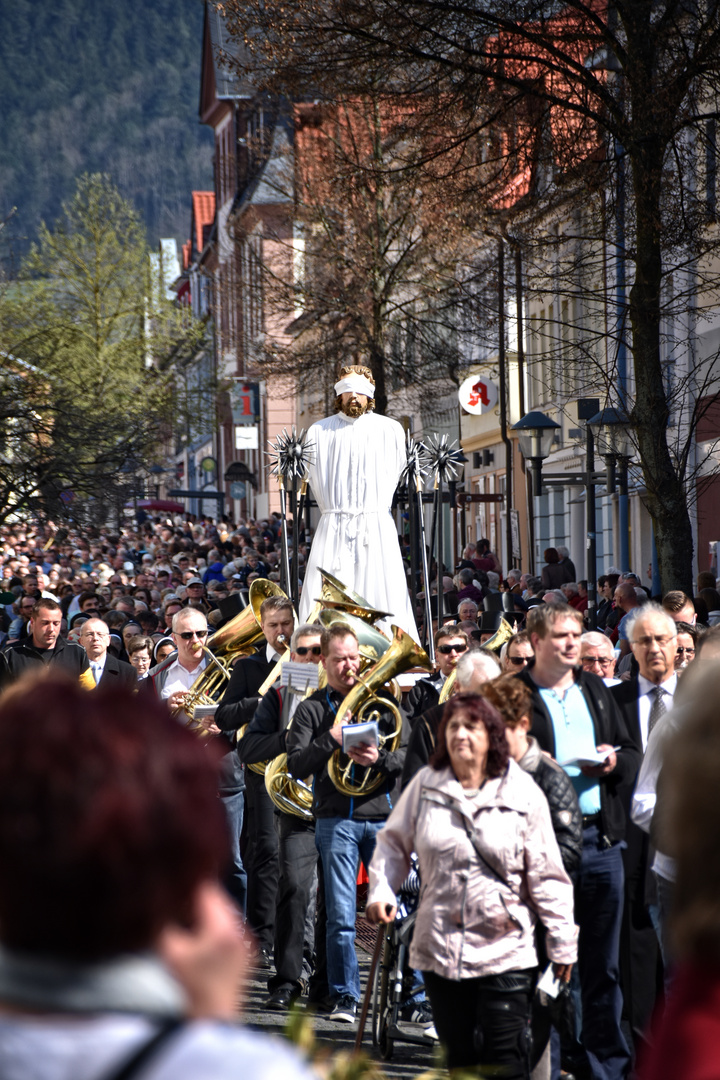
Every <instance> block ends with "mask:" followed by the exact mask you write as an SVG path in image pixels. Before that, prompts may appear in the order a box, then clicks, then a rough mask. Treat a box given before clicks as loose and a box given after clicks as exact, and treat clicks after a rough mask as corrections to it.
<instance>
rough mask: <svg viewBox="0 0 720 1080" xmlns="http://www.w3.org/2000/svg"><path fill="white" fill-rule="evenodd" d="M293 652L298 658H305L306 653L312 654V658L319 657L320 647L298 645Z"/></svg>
mask: <svg viewBox="0 0 720 1080" xmlns="http://www.w3.org/2000/svg"><path fill="white" fill-rule="evenodd" d="M295 652H296V653H297V654H298V656H307V654H308V653H312V654H313V656H320V654H321V652H322V647H321V646H320V645H298V646H297V648H296V649H295Z"/></svg>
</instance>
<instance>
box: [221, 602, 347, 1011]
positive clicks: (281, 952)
mask: <svg viewBox="0 0 720 1080" xmlns="http://www.w3.org/2000/svg"><path fill="white" fill-rule="evenodd" d="M322 631H323V628H322V626H320V625H318V624H311V623H304V624H303V625H302V626H298V628H297V630H296V631H295V632H294V634H293V636H292V639H291V642H290V659H291V660H292V661H293V662H294V663H299V664H315V665H317V664H318V663H319V662H320V636H321V634H322ZM301 695H302V691H297V692H295V693H294V692H293V691H292V690H291V688H290V687H287V686H286V687H283V688H282V689H281V690H278V689H276V688H275V687H272V688H271V689H270V690H268V692H267V694H265V696H264V697H263V699H262V700H261V702H260V704H259V705H258V708H257V711H256V713H255V717H254V719H253V720H252V721H251V722H250V725H249V726H248V728H247V731H246V732H245V734H244V735H243V737H242V738H241V739H240V742H239V743H238V753H239V755H240V757H241V758H242V760H243V761H244V762H245V764H246V765H253V764H255V763H258V762H262V761H272V760H274V759H275V758H277V757H279V756H280V755H282V754H285V752H286V747H285V742H286V739H287V733H288V725H289V723H290V721H291V720H292V718H293V716H294V714H295V711H296V710H297V707H298V705H299V704H300V700H301ZM275 830H276V832H277V837H278V863H279V870H280V874H279V879H278V893H277V910H276V916H275V954H274V957H275V974H274V975H271V976H270V978H269V979H268V990H269V991H270V996H269V997H268V999H267V1001H266V1002H265V1007H266V1008H269V1009H286V1008H287V1007H288V1006H289V1005H290V1004H291V1003H292V1002H293V1001H294V1000H295V999H296V998H297V997H299V996H300V993H301V990H302V977H303V971H305V973H306V975H307V976H308V977H309V976H310V975H311V973H312V972H313V944H314V937H315V935H314V931H313V926H314V915H315V897H314V890H315V889H316V888H317V872H316V868H317V865H318V853H317V849H316V847H315V820H314V818H312V817H310V818H303V817H300V816H299V815H298V814H294V813H292V812H291V811H290V810H283V809H280V808H279V807H278V806H277V805H275ZM321 908H322V911H321V912H318V915H319V916H321V918H320V917H319V918H318V923H317V925H318V935H322V936H323V938H324V935H325V917H324V911H325V898H324V896H323V897H322V900H321ZM318 944H319V945H320V946H321V948H320V950H319V953H320V954H321V955H320V960H321V962H320V963H317V962H316V963H315V977H313V978H309V982H310V994H309V997H310V1000H311V1001H312V1002H314V1003H315V1004H319V1003H320V1002H321V1001H322V999H324V998H325V997H327V972H326V966H325V963H324V962H322V961H323V960H324V956H325V942H324V940H323V941H321V942H318Z"/></svg>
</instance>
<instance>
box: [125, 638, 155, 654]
mask: <svg viewBox="0 0 720 1080" xmlns="http://www.w3.org/2000/svg"><path fill="white" fill-rule="evenodd" d="M154 647H155V642H154V641H153V639H152V638H151V637H144V636H143V635H142V634H140V635H138V637H134V638H130V640H129V641H128V645H127V654H128V656H134V654H135V653H136V652H142V650H143V649H147V654H148V656H149V657H150V659H151V660H152V655H153V649H154Z"/></svg>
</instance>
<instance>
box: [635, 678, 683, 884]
mask: <svg viewBox="0 0 720 1080" xmlns="http://www.w3.org/2000/svg"><path fill="white" fill-rule="evenodd" d="M646 681H647V680H646ZM681 713H682V709H681V708H679V707H678V708H670V709H668V711H667V712H666V713H665V715H664V716H661V717H660V719H659V720H658V722H657V724H656V725H655V727H654V728H653V729H652V734H651V735H650V738H649V739H648V744H647V750H646V752H645V757H644V758H643V763H642V765H641V766H640V772H639V773H638V778H637V782H636V784H635V791H634V792H633V799H632V806H631V807H630V817H631V818H632V819H633V821H634V822H635V824H636V825H638V826H639V827H640V828H641V829H643V831H644V832H646V833H649V832H650V824H651V822H652V818H653V814H654V813H655V804H656V803H657V782H658V777H659V776H660V770H661V769H662V767H663V762H664V760H665V746H666V745H667V741H668V739H669V737H670V736H671V735H673V734H674V733H675V732H676V731H677V729H678V727H679V725H680V722H681V719H682V717H681V715H680V714H681ZM652 869H653V870H654V871H655V873H656V874H659V875H660V877H664V878H665V879H666V880H667V881H674V880H675V860H674V859H672V858H671V857H670V856H669V855H665V854H663V852H662V851H656V852H655V858H654V861H653V865H652Z"/></svg>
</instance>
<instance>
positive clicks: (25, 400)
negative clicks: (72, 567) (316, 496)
mask: <svg viewBox="0 0 720 1080" xmlns="http://www.w3.org/2000/svg"><path fill="white" fill-rule="evenodd" d="M148 254H149V253H148V249H147V245H146V243H145V238H144V232H143V228H142V225H141V223H140V220H139V218H138V215H137V214H136V212H135V211H134V210H133V208H132V207H131V206H130V204H129V203H128V202H127V201H126V200H125V199H123V198H122V197H121V196H120V195H119V193H118V191H117V189H116V188H115V187H114V186H113V185H112V183H111V182H110V180H109V179H108V178H107V177H104V176H101V175H97V174H96V175H85V176H83V177H82V178H81V179H80V180H79V182H78V185H77V189H76V192H75V194H74V196H73V198H72V199H71V200H70V201H69V202H68V203H66V204H65V206H64V208H63V215H62V217H61V218H60V219H59V220H58V222H57V223H56V224H55V226H54V228H53V229H49V228H47V227H46V226H43V227H42V228H41V230H40V235H39V238H38V242H37V244H35V245H33V247H32V249H31V251H30V253H29V254H28V256H27V257H26V259H25V261H24V264H23V268H22V273H21V275H20V278H19V280H18V281H17V282H15V283H14V284H13V286H12V288H11V289H10V290H8V292H7V294H6V295H5V297H4V298H3V299H2V302H1V303H0V343H1V344H2V349H3V353H2V354H0V361H1V363H0V379H1V380H2V382H3V383H4V388H5V392H4V393H3V395H2V397H3V406H2V409H1V410H0V425H3V426H4V436H5V443H4V447H3V450H4V453H3V455H2V461H0V496H2V503H3V505H4V511H0V519H1V518H2V516H3V513H4V515H5V516H7V515H8V514H9V513H13V512H17V511H19V510H22V509H26V508H29V509H33V510H36V511H41V512H47V513H53V514H54V513H57V511H58V507H59V505H61V502H60V503H59V500H60V495H61V493H62V492H66V491H72V492H73V496H74V498H75V500H78V499H81V500H82V499H83V498H84V497H91V498H92V499H93V500H94V502H95V505H96V510H97V512H98V513H99V514H100V516H102V515H103V513H104V512H105V510H106V501H107V500H108V499H112V492H113V488H115V487H117V486H122V483H123V480H124V478H125V477H126V475H127V470H128V468H132V467H133V463H134V462H136V461H138V460H139V461H142V460H146V459H147V456H148V455H149V454H151V453H152V450H153V448H154V446H155V445H157V443H158V441H159V439H160V436H161V433H162V427H163V422H164V417H165V413H166V406H167V403H168V402H169V400H170V394H169V389H168V386H167V385H166V378H167V376H166V375H164V374H163V372H164V371H167V370H168V369H169V366H170V365H169V361H170V359H171V358H172V357H173V356H177V354H178V352H179V351H181V350H183V349H190V350H191V349H192V348H193V347H194V345H195V344H196V341H197V339H198V332H197V329H196V328H195V327H193V326H192V325H189V324H188V323H187V321H186V320H184V319H181V318H180V316H179V314H178V313H177V312H176V311H175V310H174V309H173V308H172V307H171V306H170V305H169V304H168V303H167V302H166V301H163V300H162V299H161V298H160V297H158V296H157V295H156V296H152V295H151V283H150V280H149V260H148Z"/></svg>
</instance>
